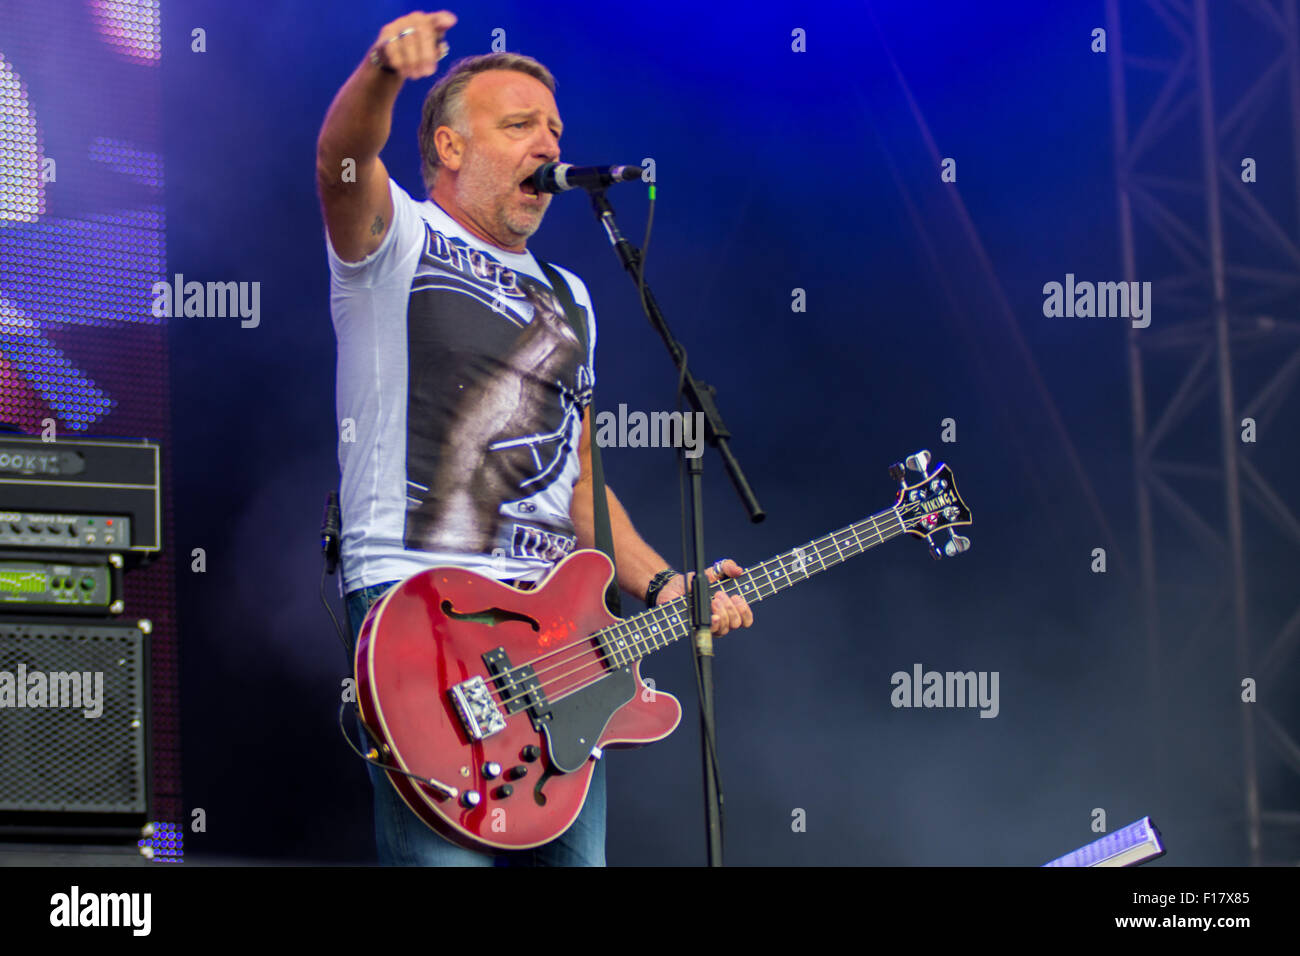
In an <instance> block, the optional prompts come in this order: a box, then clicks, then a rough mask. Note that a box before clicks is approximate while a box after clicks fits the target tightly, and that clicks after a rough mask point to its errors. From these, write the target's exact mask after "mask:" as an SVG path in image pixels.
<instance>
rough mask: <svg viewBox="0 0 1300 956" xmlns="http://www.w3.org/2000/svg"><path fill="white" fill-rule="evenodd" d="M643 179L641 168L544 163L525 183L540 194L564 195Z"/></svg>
mask: <svg viewBox="0 0 1300 956" xmlns="http://www.w3.org/2000/svg"><path fill="white" fill-rule="evenodd" d="M640 178H641V167H640V166H574V165H573V164H572V163H544V164H542V165H541V166H538V167H537V170H536V172H534V173H533V175H532V176H530V177H529V178H528V179H526V180H524V181H525V182H528V183H531V184H532V185H533V188H535V189H536V190H537V191H538V193H562V192H564V191H565V190H568V189H576V188H578V187H579V186H580V187H582V188H583V189H604V188H605V187H606V186H612V185H613V184H614V183H625V182H630V181H631V180H633V179H640Z"/></svg>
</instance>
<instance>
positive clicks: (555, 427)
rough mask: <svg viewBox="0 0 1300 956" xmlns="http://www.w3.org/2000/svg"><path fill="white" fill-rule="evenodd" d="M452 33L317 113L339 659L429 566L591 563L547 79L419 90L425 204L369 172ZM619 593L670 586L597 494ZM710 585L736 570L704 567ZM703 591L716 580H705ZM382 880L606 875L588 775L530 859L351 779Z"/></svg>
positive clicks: (375, 62) (519, 76) (529, 573)
mask: <svg viewBox="0 0 1300 956" xmlns="http://www.w3.org/2000/svg"><path fill="white" fill-rule="evenodd" d="M455 23H456V17H455V16H454V15H452V14H451V13H448V12H447V11H439V12H437V13H411V14H408V15H407V16H404V17H401V18H399V19H397V20H394V21H393V22H392V23H389V24H388V25H386V26H385V27H383V28H382V29H381V30H380V31H379V35H378V38H377V39H376V42H375V43H374V45H373V46H372V47H371V48H370V50H369V51H367V54H366V56H365V57H364V58H363V59H362V61H361V64H360V65H359V66H358V67H357V69H356V70H355V71H354V72H353V74H352V75H351V76H350V77H349V78H348V80H347V82H346V83H344V85H343V88H342V89H341V90H339V92H338V95H337V96H335V98H334V102H333V103H332V104H331V106H330V108H329V112H328V113H327V115H326V117H325V123H324V126H323V127H322V128H321V132H320V138H319V140H318V143H317V154H316V181H317V188H318V190H319V193H320V198H321V208H322V211H323V214H324V219H325V229H326V253H327V256H328V259H329V268H330V311H331V314H332V317H333V323H334V332H335V335H336V336H337V339H338V394H337V412H338V419H339V428H340V437H341V441H340V443H339V464H340V467H341V468H342V472H343V477H342V485H341V498H342V509H343V537H342V547H341V564H342V569H343V571H342V574H343V591H344V593H345V594H346V603H347V610H348V617H349V622H350V625H351V627H350V631H351V640H352V646H353V648H354V649H355V643H356V640H357V636H358V633H359V631H360V628H361V624H362V621H363V619H364V618H365V615H366V613H367V611H368V610H369V608H370V607H371V606H372V605H373V604H374V603H375V601H377V600H378V599H379V598H380V597H381V596H382V595H383V594H384V592H385V591H387V590H388V589H389V588H390V587H392V586H393V585H394V584H396V583H398V582H400V581H402V580H405V579H406V578H408V577H410V576H411V575H413V574H416V573H418V572H420V571H422V570H424V569H426V568H430V567H437V566H440V565H456V566H460V567H464V568H468V569H470V570H472V571H476V572H478V573H481V574H483V575H486V576H488V577H492V578H495V579H497V580H501V581H504V582H505V583H507V584H511V585H513V586H515V587H523V588H527V587H531V586H533V585H535V584H536V583H537V582H539V581H541V580H542V579H543V578H544V577H545V576H546V574H547V573H548V572H549V570H550V569H551V568H552V567H553V566H554V564H555V563H556V562H558V561H559V560H561V559H562V558H563V557H565V556H566V555H567V554H569V553H570V552H572V551H573V550H574V549H575V548H591V547H593V546H594V542H595V534H594V527H593V525H594V520H593V507H592V484H591V481H592V476H591V459H590V442H591V431H590V422H589V416H588V409H589V406H590V404H591V400H592V389H593V386H594V384H595V379H594V361H595V343H596V323H595V311H594V309H593V307H592V303H591V298H590V295H589V293H588V291H587V287H586V285H585V284H584V283H583V282H582V280H581V279H579V278H578V277H577V276H576V275H574V274H573V273H572V272H569V271H568V270H565V269H559V268H558V267H556V269H555V271H554V272H551V273H550V275H551V277H552V281H555V280H558V281H562V282H566V283H567V284H568V286H569V288H570V289H571V291H572V295H573V298H574V300H575V301H576V303H577V305H578V306H579V311H580V312H581V313H582V316H583V319H584V320H585V322H586V327H587V328H586V336H585V338H586V348H585V349H584V348H583V343H582V341H581V340H580V338H579V336H577V335H576V334H575V331H574V328H573V327H572V326H571V325H570V324H569V323H568V322H567V321H566V319H565V313H564V310H563V307H562V305H561V299H560V298H559V297H557V296H556V295H555V293H554V292H553V291H552V289H553V288H554V286H553V285H552V284H550V282H548V274H547V272H546V270H544V269H543V268H542V267H541V266H540V265H539V263H538V260H537V259H536V258H535V257H534V256H533V255H532V253H530V252H528V251H527V249H526V247H525V243H526V242H527V240H528V237H529V236H531V235H532V234H533V233H534V232H536V231H537V229H538V227H539V226H540V225H541V222H542V217H543V216H544V215H545V213H546V209H547V207H548V206H549V205H550V202H551V196H550V194H547V193H543V194H540V195H539V194H538V193H537V191H536V190H534V189H533V188H532V187H531V186H529V185H525V181H526V180H527V179H529V178H530V177H531V175H532V174H533V172H534V171H535V170H536V169H537V168H538V167H540V166H541V165H543V164H545V163H549V162H556V161H558V159H559V156H560V145H559V141H560V135H561V133H562V131H563V124H562V123H561V121H560V116H559V112H558V109H557V107H556V104H555V97H554V91H555V80H554V78H553V77H552V76H551V74H550V72H549V71H548V70H547V69H546V67H544V66H543V65H542V64H541V63H539V62H537V61H536V60H534V59H532V58H531V57H527V56H520V55H516V54H512V53H493V54H488V55H484V56H474V57H468V58H466V59H462V60H460V61H459V62H457V63H456V64H455V65H454V66H453V67H452V69H451V70H450V71H449V72H448V73H447V75H446V76H444V77H443V78H442V79H440V80H439V81H438V82H437V83H436V84H435V85H434V86H433V88H432V89H431V90H430V91H429V93H428V95H427V97H426V98H425V101H424V110H423V115H422V119H421V123H420V130H419V144H420V154H421V156H422V159H423V163H422V166H423V178H424V192H425V194H426V195H427V197H428V198H427V200H425V201H422V202H421V201H416V200H415V199H414V198H412V197H411V196H410V195H409V194H407V192H406V191H405V190H403V189H402V187H401V186H399V185H397V183H396V182H394V181H393V180H392V179H390V178H389V176H388V171H387V170H386V169H385V167H384V164H383V162H382V161H381V160H380V158H379V153H380V150H381V149H383V147H384V144H385V143H386V142H387V140H388V135H389V130H390V126H391V123H392V110H393V104H394V102H395V101H396V99H397V94H398V92H399V91H400V90H401V87H402V84H403V83H404V82H406V81H407V80H419V79H422V78H424V77H428V76H431V75H432V74H433V73H434V72H435V70H436V69H437V65H438V61H439V60H440V59H441V58H442V56H443V55H445V53H446V51H447V49H448V47H447V44H446V43H445V42H444V40H443V36H444V35H445V34H446V32H447V31H448V30H449V29H450V28H451V27H452V26H453V25H454V24H455ZM606 494H607V500H608V502H609V515H610V525H611V530H612V534H613V541H614V550H615V553H616V555H617V559H618V560H617V566H618V584H619V586H620V587H621V588H622V589H623V590H624V591H626V592H627V593H629V594H631V595H634V596H636V597H637V598H642V597H644V599H645V600H646V601H647V603H648V604H652V605H654V604H662V603H665V602H667V601H671V600H673V599H675V598H677V597H680V596H682V595H683V594H684V593H685V592H686V587H687V579H686V578H685V577H684V576H683V575H680V574H673V573H671V569H670V568H669V565H668V562H666V561H665V560H664V559H663V558H662V557H660V555H659V554H657V553H656V552H655V550H654V549H653V548H651V547H650V546H649V545H648V544H646V543H645V541H643V540H642V539H641V537H640V535H638V534H637V532H636V529H635V528H633V526H632V522H631V520H630V519H629V518H628V516H627V512H626V511H624V509H623V506H622V505H621V504H620V503H619V500H618V498H617V497H615V495H614V492H613V491H612V490H609V489H607V491H606ZM719 567H721V569H722V572H723V573H724V574H726V575H728V576H732V577H734V576H736V575H739V574H741V573H742V569H741V568H740V567H739V566H738V565H737V564H736V563H735V562H734V561H731V560H727V561H724V562H721V563H720V565H719ZM709 579H710V580H716V579H717V578H716V575H715V573H714V572H713V571H710V572H709ZM752 623H753V614H752V612H751V611H750V609H749V607H748V606H747V604H746V603H745V602H744V601H743V600H742V599H740V598H732V597H730V596H728V595H726V594H724V593H722V592H721V591H719V592H718V593H717V594H715V595H714V597H713V620H712V627H713V632H714V633H715V634H725V633H727V631H729V630H730V629H731V628H733V627H742V626H743V627H748V626H750V625H751V624H752ZM370 778H371V783H372V784H373V785H374V791H375V838H376V844H377V847H378V852H379V858H380V861H381V862H383V863H390V864H402V865H425V866H446V865H463V866H492V865H550V866H603V865H604V863H605V776H604V762H603V761H600V762H598V765H597V767H596V770H595V774H594V776H593V777H592V782H591V789H590V791H589V794H588V797H587V801H586V805H585V806H584V808H583V810H582V812H581V814H580V815H579V816H578V818H577V820H576V822H575V823H574V824H573V825H572V826H571V827H570V828H569V829H568V830H566V831H565V833H564V834H562V835H561V836H560V837H558V838H557V839H555V840H553V841H551V842H550V843H548V844H545V845H543V846H541V847H538V848H536V849H534V850H516V851H509V852H503V853H497V854H488V853H480V852H476V851H472V850H467V849H464V848H461V847H459V846H456V845H454V844H452V843H450V842H449V841H446V840H444V839H443V838H442V837H441V836H439V835H438V834H437V833H436V832H435V831H434V830H432V829H431V828H429V827H428V826H426V825H425V824H424V823H423V822H422V821H421V820H420V819H419V818H418V817H417V816H416V815H415V814H414V813H413V812H412V811H411V810H410V809H409V808H407V806H406V805H405V804H404V803H403V802H402V800H401V798H400V796H399V795H398V794H397V792H396V790H394V788H393V786H392V785H391V784H390V783H389V781H388V779H387V777H386V776H385V774H384V773H383V771H381V770H379V769H377V768H375V767H374V766H371V767H370Z"/></svg>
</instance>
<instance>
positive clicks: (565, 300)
mask: <svg viewBox="0 0 1300 956" xmlns="http://www.w3.org/2000/svg"><path fill="white" fill-rule="evenodd" d="M533 258H534V259H537V264H538V265H539V266H541V267H542V272H544V273H546V278H547V279H549V280H550V283H551V289H552V290H553V291H554V292H555V295H556V296H557V297H558V298H559V300H560V304H561V305H562V306H564V316H565V318H567V319H568V320H569V324H570V325H571V326H573V331H574V332H575V333H576V334H577V336H578V341H579V342H581V343H582V354H583V355H586V354H587V353H588V346H587V323H586V320H585V318H584V317H583V316H582V315H580V314H579V313H578V304H577V303H576V302H574V301H573V290H572V289H570V288H569V283H568V282H567V281H566V280H565V278H564V276H562V275H560V273H559V272H557V271H556V270H555V268H554V267H553V266H551V264H550V263H548V262H543V261H542V260H541V259H540V258H538V257H537V256H536V255H534V256H533ZM594 409H595V405H594V403H593V405H592V406H591V411H589V415H590V419H589V420H590V421H591V422H592V423H593V424H592V439H591V491H592V495H593V496H594V500H593V501H592V514H593V517H594V525H595V535H596V548H597V549H598V550H600V551H603V552H604V553H605V556H606V557H608V558H609V560H610V563H611V564H613V565H614V580H612V581H610V582H609V588H608V589H607V590H606V592H605V604H606V606H607V607H608V608H609V610H610V613H611V614H613V615H614V616H615V617H621V616H622V614H623V610H622V602H621V601H620V600H619V593H618V564H617V563H616V562H615V560H614V536H613V534H612V533H611V532H610V530H609V499H608V498H606V497H605V470H604V468H603V467H602V466H601V463H600V445H599V444H598V443H597V442H596V438H595V424H594V422H595V419H596V413H595V410H594Z"/></svg>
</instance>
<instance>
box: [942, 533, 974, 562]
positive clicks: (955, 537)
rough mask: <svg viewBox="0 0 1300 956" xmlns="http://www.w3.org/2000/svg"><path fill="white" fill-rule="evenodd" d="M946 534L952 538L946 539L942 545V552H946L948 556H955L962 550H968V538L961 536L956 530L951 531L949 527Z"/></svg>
mask: <svg viewBox="0 0 1300 956" xmlns="http://www.w3.org/2000/svg"><path fill="white" fill-rule="evenodd" d="M948 534H949V535H950V536H951V538H952V540H950V541H948V542H947V543H946V544H944V546H943V553H944V554H946V555H947V556H948V557H950V558H955V557H956V556H957V555H959V554H961V553H962V552H963V551H969V550H970V538H963V537H962V536H961V535H959V534H958V533H957V532H956V531H953V530H952V529H951V528H949V529H948Z"/></svg>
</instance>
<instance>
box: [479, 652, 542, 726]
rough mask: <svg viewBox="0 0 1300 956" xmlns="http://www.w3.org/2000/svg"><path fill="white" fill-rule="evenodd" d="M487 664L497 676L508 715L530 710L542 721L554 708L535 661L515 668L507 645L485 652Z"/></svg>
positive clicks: (499, 690)
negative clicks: (533, 664)
mask: <svg viewBox="0 0 1300 956" xmlns="http://www.w3.org/2000/svg"><path fill="white" fill-rule="evenodd" d="M483 663H484V664H486V665H487V669H488V673H489V674H491V675H492V677H493V680H494V683H495V684H496V688H497V691H498V692H499V693H500V694H501V700H502V701H503V702H504V706H505V709H506V713H507V714H517V713H519V712H520V711H521V710H525V709H527V710H528V712H529V714H531V715H532V717H533V719H534V720H541V719H542V715H543V714H545V713H547V712H548V711H549V710H550V709H551V705H550V703H549V702H548V701H547V700H546V695H545V694H543V693H542V685H541V684H540V683H539V682H538V680H537V674H536V672H535V671H534V670H533V667H532V665H531V664H523V665H521V666H519V667H511V666H510V656H509V655H508V654H506V651H505V648H503V647H498V648H497V649H496V650H493V651H488V652H487V653H486V654H484V655H483Z"/></svg>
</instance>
